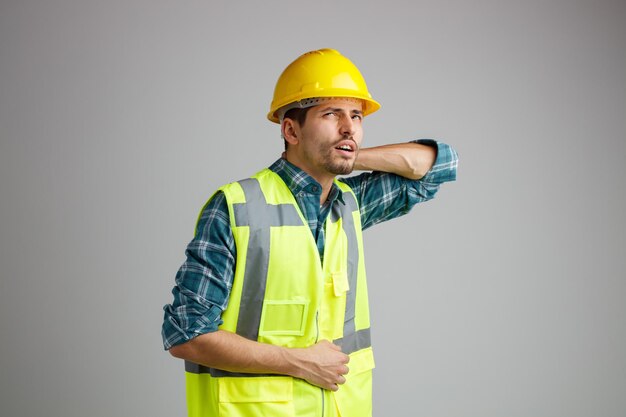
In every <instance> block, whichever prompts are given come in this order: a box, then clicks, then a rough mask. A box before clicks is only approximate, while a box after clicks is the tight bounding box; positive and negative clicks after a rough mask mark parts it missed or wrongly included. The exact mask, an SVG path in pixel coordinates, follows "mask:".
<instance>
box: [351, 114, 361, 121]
mask: <svg viewBox="0 0 626 417" xmlns="http://www.w3.org/2000/svg"><path fill="white" fill-rule="evenodd" d="M352 118H353V119H354V120H363V116H361V115H360V114H355V115H354V116H352Z"/></svg>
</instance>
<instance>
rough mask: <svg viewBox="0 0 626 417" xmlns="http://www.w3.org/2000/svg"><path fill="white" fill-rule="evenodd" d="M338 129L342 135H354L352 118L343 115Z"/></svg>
mask: <svg viewBox="0 0 626 417" xmlns="http://www.w3.org/2000/svg"><path fill="white" fill-rule="evenodd" d="M340 131H341V134H342V135H349V136H352V135H354V120H352V117H350V116H347V115H346V116H343V117H342V118H341V126H340Z"/></svg>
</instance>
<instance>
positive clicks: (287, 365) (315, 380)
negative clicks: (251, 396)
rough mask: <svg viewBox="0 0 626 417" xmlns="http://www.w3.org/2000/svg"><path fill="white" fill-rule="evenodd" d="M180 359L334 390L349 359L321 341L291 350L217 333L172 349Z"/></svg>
mask: <svg viewBox="0 0 626 417" xmlns="http://www.w3.org/2000/svg"><path fill="white" fill-rule="evenodd" d="M170 353H171V354H172V355H173V356H175V357H177V358H181V359H185V360H188V361H191V362H194V363H198V364H201V365H204V366H208V367H210V368H216V369H222V370H225V371H230V372H243V373H253V374H261V373H262V374H276V375H289V376H293V377H296V378H301V379H305V380H307V381H308V382H310V383H311V384H314V385H317V386H319V387H322V388H325V389H330V390H336V389H337V384H343V383H344V382H345V378H344V377H343V375H345V374H346V373H347V372H348V368H347V367H346V363H348V360H349V357H348V356H347V355H345V354H344V353H342V352H341V350H340V348H339V347H338V346H335V345H333V344H332V343H330V342H328V341H322V342H319V343H317V344H316V345H313V346H311V347H308V348H302V349H297V348H296V349H290V348H284V347H280V346H274V345H269V344H264V343H259V342H254V341H252V340H248V339H246V338H244V337H241V336H239V335H237V334H234V333H231V332H227V331H224V330H218V331H216V332H213V333H207V334H203V335H200V336H198V337H196V338H194V339H192V340H190V341H188V342H186V343H183V344H181V345H177V346H174V347H172V348H171V349H170Z"/></svg>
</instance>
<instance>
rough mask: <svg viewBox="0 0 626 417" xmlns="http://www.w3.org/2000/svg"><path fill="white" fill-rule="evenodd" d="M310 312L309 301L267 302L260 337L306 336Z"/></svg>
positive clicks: (264, 304) (264, 306)
mask: <svg viewBox="0 0 626 417" xmlns="http://www.w3.org/2000/svg"><path fill="white" fill-rule="evenodd" d="M308 311H309V301H308V300H302V301H294V300H265V301H264V302H263V312H262V313H261V324H260V329H259V336H271V335H275V336H302V335H304V329H305V323H306V318H307V314H308Z"/></svg>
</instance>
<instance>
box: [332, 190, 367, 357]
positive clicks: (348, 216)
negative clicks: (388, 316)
mask: <svg viewBox="0 0 626 417" xmlns="http://www.w3.org/2000/svg"><path fill="white" fill-rule="evenodd" d="M343 201H344V202H345V205H342V204H334V205H333V211H332V213H331V219H332V221H333V223H335V222H337V221H339V219H340V218H341V219H342V227H343V231H344V232H345V234H346V236H347V238H348V288H349V290H348V293H347V294H346V313H345V316H344V324H343V337H342V338H341V339H337V340H334V341H333V343H335V344H336V345H339V346H341V350H342V352H343V353H345V354H350V353H353V352H356V351H357V350H361V349H363V348H366V347H369V346H371V345H372V342H371V338H370V329H369V328H367V329H363V330H360V331H358V332H357V331H356V326H355V324H354V317H355V315H356V313H355V304H356V287H357V274H358V270H359V246H358V243H357V237H356V228H355V227H354V219H353V218H352V212H354V211H357V210H358V209H359V207H358V205H357V203H356V200H355V199H354V195H352V194H351V193H343Z"/></svg>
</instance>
